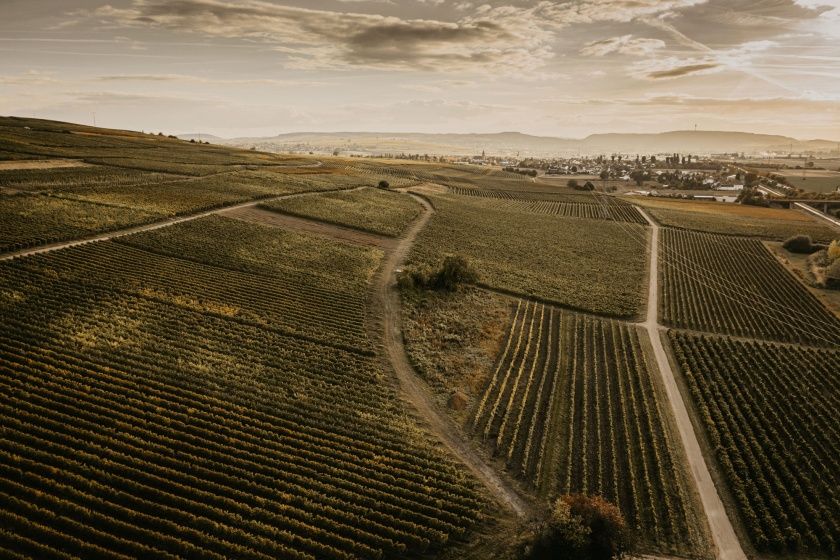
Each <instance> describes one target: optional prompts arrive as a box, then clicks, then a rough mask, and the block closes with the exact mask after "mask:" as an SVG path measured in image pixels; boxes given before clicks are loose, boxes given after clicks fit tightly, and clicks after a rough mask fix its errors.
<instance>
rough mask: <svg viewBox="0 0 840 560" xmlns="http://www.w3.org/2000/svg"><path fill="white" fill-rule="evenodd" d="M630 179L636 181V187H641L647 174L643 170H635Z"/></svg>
mask: <svg viewBox="0 0 840 560" xmlns="http://www.w3.org/2000/svg"><path fill="white" fill-rule="evenodd" d="M630 178H631V179H633V180H634V181H636V186H637V187H641V186H642V183H644V181H645V172H644V171H642V170H641V169H634V170H633V172H632V173H630Z"/></svg>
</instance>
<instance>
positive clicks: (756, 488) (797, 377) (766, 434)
mask: <svg viewBox="0 0 840 560" xmlns="http://www.w3.org/2000/svg"><path fill="white" fill-rule="evenodd" d="M669 337H670V340H671V344H672V346H673V348H674V351H675V354H676V358H677V362H678V363H679V365H680V368H681V369H682V375H683V376H684V378H685V381H686V383H687V385H688V388H689V392H690V395H691V398H692V399H693V401H694V403H695V405H696V407H697V409H698V411H699V417H700V421H701V423H702V427H703V429H704V431H705V433H706V435H707V437H708V439H709V443H710V445H711V447H712V449H714V454H715V458H716V460H717V463H718V464H719V468H720V471H721V472H722V474H723V476H724V478H725V480H726V482H727V485H728V488H729V491H730V493H731V495H732V496H733V498H734V501H735V504H736V506H737V510H738V512H739V514H740V517H741V518H742V522H743V524H744V526H745V527H746V530H747V532H748V534H749V538H750V540H751V541H752V544H753V545H754V546H755V548H756V549H758V550H759V551H760V552H763V553H774V554H788V555H796V554H801V555H804V556H811V557H813V556H815V555H824V556H825V557H833V556H836V554H837V551H838V546H840V523H838V520H840V496H838V488H840V477H838V473H840V462H838V457H840V453H839V452H838V447H840V434H838V430H837V428H838V426H837V422H836V414H835V412H836V410H837V407H838V400H839V399H840V391H838V378H837V372H838V371H840V352H838V351H837V348H836V346H835V347H834V348H832V349H820V348H809V347H805V346H792V345H782V344H777V343H768V342H761V341H745V340H735V339H730V338H727V337H721V336H697V335H692V334H691V333H686V332H681V331H670V333H669Z"/></svg>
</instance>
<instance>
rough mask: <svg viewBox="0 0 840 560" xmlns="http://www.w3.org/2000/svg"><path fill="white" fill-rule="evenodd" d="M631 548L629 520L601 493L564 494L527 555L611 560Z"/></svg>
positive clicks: (545, 559) (549, 559)
mask: <svg viewBox="0 0 840 560" xmlns="http://www.w3.org/2000/svg"><path fill="white" fill-rule="evenodd" d="M631 548H632V544H631V539H630V532H629V531H628V528H627V523H626V522H625V521H624V518H623V517H622V515H621V512H620V511H619V510H618V508H617V507H616V506H614V505H613V504H611V503H609V502H607V501H606V500H604V499H603V498H601V497H600V496H582V495H572V496H563V497H561V498H560V499H558V500H557V501H556V502H554V504H553V505H552V508H551V512H550V513H549V516H548V518H547V519H546V520H545V522H543V524H542V525H541V526H540V527H539V529H538V531H537V534H536V536H535V537H534V540H533V543H532V544H531V545H530V547H528V549H529V550H527V552H526V554H525V556H527V557H528V558H529V559H531V560H555V559H557V560H561V559H562V560H612V559H614V558H621V557H622V556H623V555H624V554H625V553H627V552H629V551H630V550H631Z"/></svg>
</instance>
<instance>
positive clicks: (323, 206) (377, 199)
mask: <svg viewBox="0 0 840 560" xmlns="http://www.w3.org/2000/svg"><path fill="white" fill-rule="evenodd" d="M260 207H262V208H265V209H267V210H273V211H276V212H282V213H284V214H291V215H293V216H299V217H303V218H314V219H317V220H320V221H322V222H327V223H330V224H336V225H340V226H346V227H351V228H355V229H359V230H362V231H367V232H370V233H378V234H380V235H387V236H391V237H396V236H398V235H400V234H401V233H402V232H403V231H404V230H405V228H406V227H407V226H408V224H410V223H411V222H412V221H414V219H415V218H417V216H419V215H420V211H421V206H420V204H419V203H417V202H416V201H415V200H414V199H412V198H411V197H410V196H409V195H406V194H403V193H398V192H389V191H385V190H382V189H370V188H368V189H360V190H354V191H348V192H336V193H328V194H323V195H319V196H312V197H305V198H288V199H284V200H277V201H273V202H266V203H263V204H261V205H260Z"/></svg>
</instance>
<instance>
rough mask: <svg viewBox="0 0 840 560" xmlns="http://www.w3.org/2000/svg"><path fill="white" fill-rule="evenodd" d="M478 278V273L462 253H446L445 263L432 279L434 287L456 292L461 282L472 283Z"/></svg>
mask: <svg viewBox="0 0 840 560" xmlns="http://www.w3.org/2000/svg"><path fill="white" fill-rule="evenodd" d="M477 280H478V274H477V273H476V272H475V270H473V268H472V267H471V266H470V263H469V262H468V261H467V259H465V258H464V257H462V256H461V255H446V257H444V259H443V265H442V266H441V268H440V270H439V271H438V273H437V274H436V275H435V277H434V278H433V279H432V288H433V289H435V290H444V291H447V292H454V291H455V290H457V289H458V286H460V285H461V284H472V283H474V282H476V281H477Z"/></svg>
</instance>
